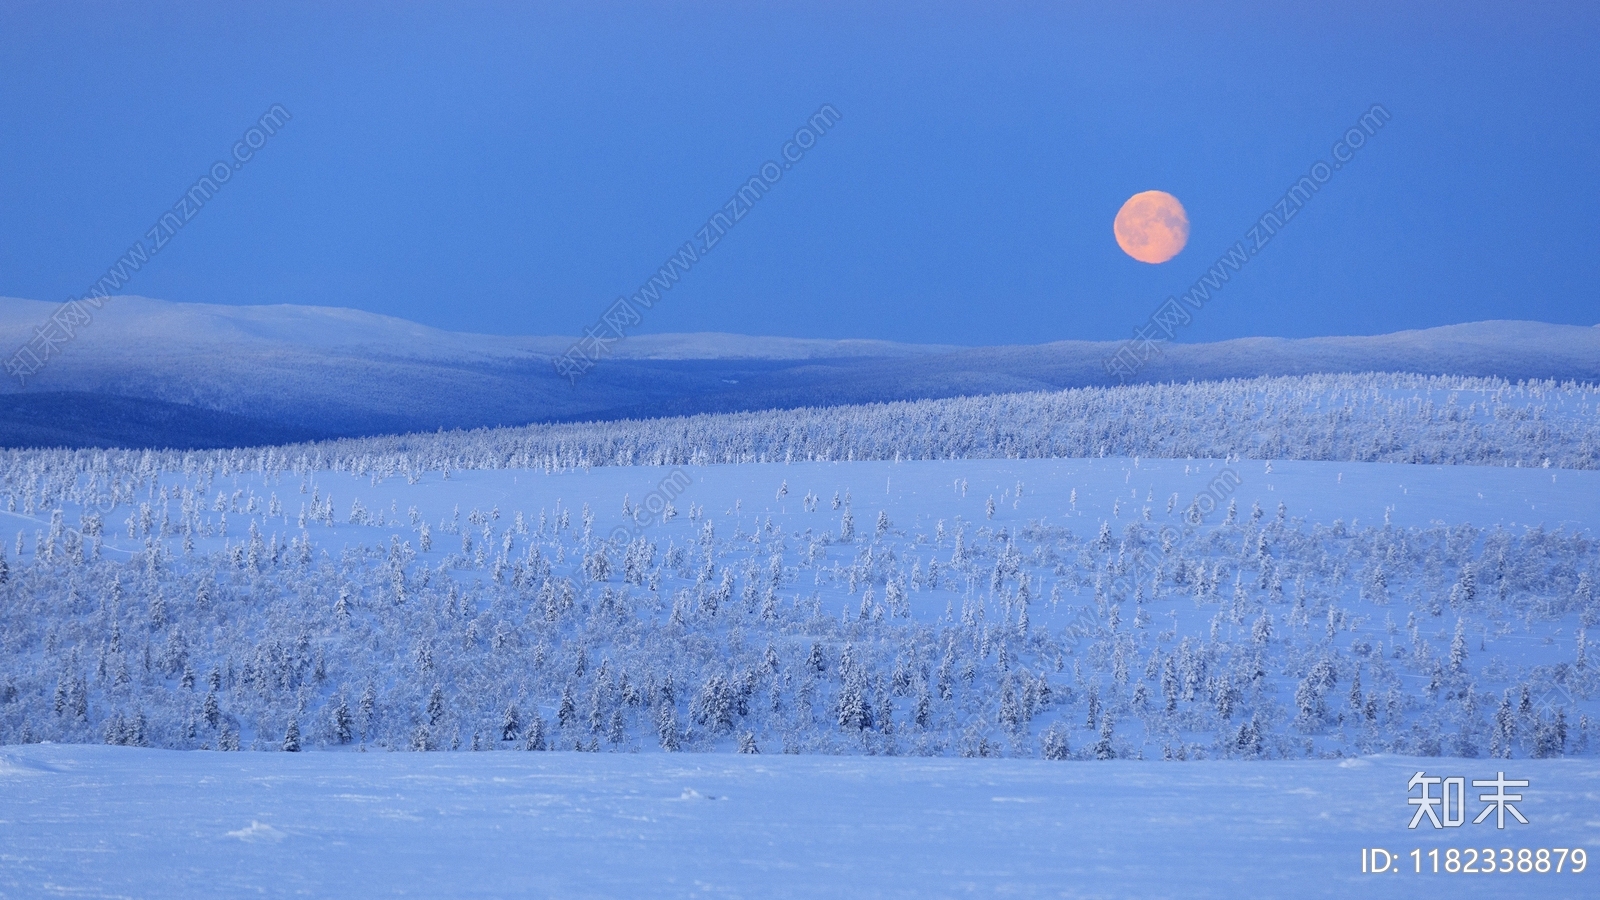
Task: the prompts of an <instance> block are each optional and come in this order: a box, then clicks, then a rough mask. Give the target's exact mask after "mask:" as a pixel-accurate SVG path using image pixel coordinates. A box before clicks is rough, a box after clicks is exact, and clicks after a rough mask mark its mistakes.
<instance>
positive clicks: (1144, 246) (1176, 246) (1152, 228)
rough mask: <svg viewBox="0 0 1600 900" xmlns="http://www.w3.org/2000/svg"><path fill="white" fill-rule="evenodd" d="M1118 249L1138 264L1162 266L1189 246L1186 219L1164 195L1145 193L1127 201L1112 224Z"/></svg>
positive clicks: (1178, 206) (1174, 199)
mask: <svg viewBox="0 0 1600 900" xmlns="http://www.w3.org/2000/svg"><path fill="white" fill-rule="evenodd" d="M1111 228H1112V230H1113V231H1114V232H1116V235H1117V246H1119V247H1121V248H1122V252H1123V253H1126V254H1128V255H1129V256H1131V257H1133V258H1134V259H1137V260H1138V261H1140V262H1145V263H1151V264H1152V265H1153V264H1155V263H1164V262H1166V261H1167V260H1169V259H1171V258H1173V257H1174V256H1177V255H1178V254H1179V253H1180V252H1181V251H1182V250H1183V245H1184V244H1187V243H1188V242H1189V216H1188V215H1187V214H1185V213H1184V211H1183V204H1182V203H1179V202H1178V198H1177V197H1174V196H1172V195H1171V194H1169V193H1167V192H1166V191H1144V192H1142V193H1138V194H1134V195H1133V196H1132V197H1129V198H1128V202H1127V203H1124V204H1122V209H1120V210H1118V211H1117V220H1116V221H1115V222H1114V223H1112V226H1111Z"/></svg>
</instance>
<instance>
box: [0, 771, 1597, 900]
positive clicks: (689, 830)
mask: <svg viewBox="0 0 1600 900" xmlns="http://www.w3.org/2000/svg"><path fill="white" fill-rule="evenodd" d="M1502 769H1504V770H1506V776H1507V777H1508V778H1513V779H1526V780H1528V781H1529V782H1530V784H1529V786H1528V787H1527V788H1522V789H1520V790H1521V791H1522V793H1523V796H1524V799H1523V801H1522V802H1521V803H1520V804H1519V805H1518V808H1519V810H1520V811H1521V812H1522V813H1523V815H1524V816H1525V817H1526V818H1527V819H1528V820H1529V824H1527V825H1521V824H1518V823H1516V822H1515V821H1514V820H1510V819H1508V824H1507V826H1506V828H1505V829H1504V830H1498V829H1496V828H1495V826H1494V820H1493V818H1492V817H1491V818H1490V819H1489V820H1488V821H1486V822H1484V823H1482V824H1477V825H1474V824H1472V822H1471V817H1470V816H1469V819H1468V822H1467V824H1466V825H1464V826H1462V827H1460V828H1458V829H1451V830H1435V829H1432V828H1431V827H1430V826H1429V825H1428V823H1427V822H1424V823H1423V824H1422V826H1421V827H1420V828H1419V829H1418V830H1414V831H1413V830H1409V829H1408V828H1407V823H1408V822H1409V820H1410V817H1411V814H1412V811H1413V808H1412V807H1411V806H1409V805H1407V803H1406V797H1407V795H1408V792H1407V790H1406V783H1407V781H1408V780H1409V779H1410V777H1411V776H1412V774H1413V773H1415V772H1417V771H1418V770H1425V771H1426V772H1427V773H1428V774H1430V775H1438V774H1445V775H1452V774H1455V775H1462V776H1464V777H1466V778H1467V779H1469V781H1470V780H1476V779H1490V778H1494V777H1495V775H1496V773H1497V772H1498V771H1499V770H1502ZM1469 790H1470V791H1472V792H1473V793H1476V792H1478V790H1479V789H1478V788H1469ZM1469 796H1470V795H1469ZM1481 805H1482V804H1480V803H1479V802H1478V801H1477V800H1476V799H1469V800H1468V806H1467V808H1468V811H1469V813H1470V812H1472V811H1473V810H1476V809H1478V808H1479V807H1480V806H1481ZM1373 847H1378V848H1384V849H1386V850H1388V851H1389V852H1391V853H1394V854H1396V855H1398V856H1399V857H1400V860H1399V863H1400V869H1399V871H1393V870H1391V871H1390V872H1386V873H1383V874H1370V873H1369V874H1363V873H1362V860H1363V854H1362V850H1363V848H1373ZM1452 847H1454V848H1458V849H1461V848H1466V847H1492V848H1501V847H1510V848H1514V849H1521V848H1529V849H1533V850H1536V849H1538V848H1567V849H1572V848H1580V847H1581V848H1586V853H1587V854H1588V855H1590V856H1591V857H1592V855H1593V854H1595V853H1596V852H1600V763H1597V762H1596V761H1594V760H1513V761H1506V760H1481V759H1480V760H1459V759H1428V760H1417V759H1410V758H1401V757H1393V756H1377V757H1365V758H1358V759H1347V760H1344V761H1342V762H1335V761H1330V760H1307V761H1288V762H1233V761H1208V762H1190V763H1182V764H1168V765H1157V764H1151V763H1137V762H1127V761H1111V762H1094V763H1051V762H1043V761H1036V760H992V759H991V760H958V759H910V758H893V759H891V758H882V757H874V758H868V757H848V758H837V757H834V758H818V757H795V756H757V757H740V756H726V755H718V756H708V755H676V754H673V755H669V754H619V755H609V754H585V753H506V752H494V753H487V752H486V753H451V754H443V753H429V754H418V753H366V754H360V753H317V754H287V753H274V754H266V753H246V754H225V753H208V752H180V751H164V750H140V749H132V748H124V747H93V746H79V747H69V746H61V745H32V746H28V747H9V748H5V749H4V750H0V896H5V897H18V898H28V897H62V896H70V897H164V898H183V897H237V896H265V897H289V896H319V897H390V896H423V897H512V896H542V897H646V896H650V897H758V896H759V897H962V896H981V897H993V896H1012V897H1143V898H1157V897H1227V898H1243V897H1290V896H1295V897H1354V896H1361V897H1439V896H1451V897H1510V896H1523V897H1542V898H1557V897H1593V896H1595V895H1596V891H1597V890H1600V886H1597V885H1600V876H1597V875H1596V873H1595V866H1594V863H1593V862H1592V861H1591V862H1589V864H1588V865H1587V866H1586V868H1585V871H1583V872H1580V873H1573V872H1571V871H1564V872H1562V873H1559V874H1558V873H1556V872H1554V871H1553V870H1552V871H1550V872H1545V873H1537V872H1529V873H1516V872H1513V873H1507V874H1500V873H1496V874H1493V875H1489V876H1487V877H1486V876H1485V875H1482V874H1462V873H1459V872H1457V873H1447V872H1445V871H1440V872H1439V873H1438V874H1434V873H1433V872H1432V871H1431V861H1430V859H1429V857H1428V856H1427V853H1428V851H1429V850H1432V849H1435V848H1438V849H1439V850H1440V854H1441V857H1440V858H1441V859H1445V856H1444V854H1445V851H1446V850H1447V849H1448V848H1452ZM1414 848H1415V849H1419V850H1421V851H1422V854H1423V855H1422V857H1421V862H1422V865H1423V866H1424V872H1423V873H1421V874H1418V873H1416V872H1415V871H1413V868H1412V867H1413V859H1412V857H1411V856H1410V852H1411V850H1412V849H1414ZM1569 859H1570V857H1569ZM1443 865H1444V864H1443V863H1441V867H1442V866H1443ZM1552 868H1553V867H1552ZM1566 868H1567V869H1571V868H1572V866H1571V863H1570V861H1569V862H1568V864H1567V865H1566Z"/></svg>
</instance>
